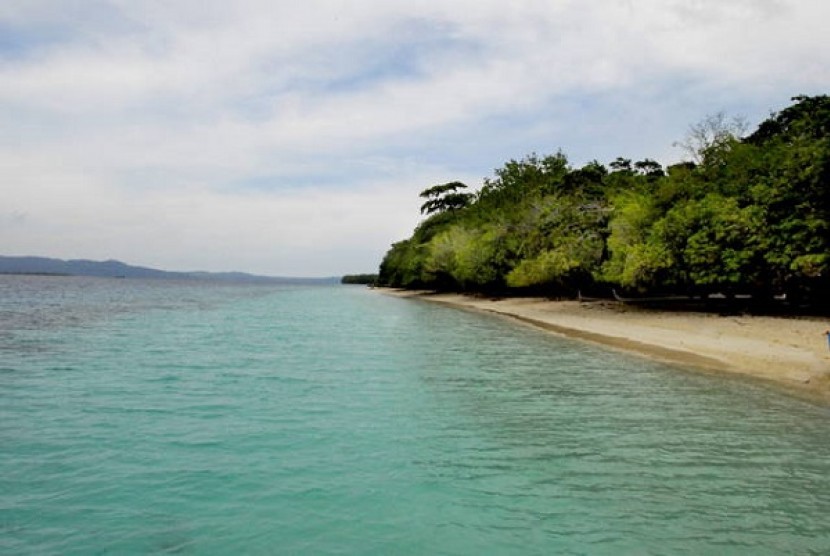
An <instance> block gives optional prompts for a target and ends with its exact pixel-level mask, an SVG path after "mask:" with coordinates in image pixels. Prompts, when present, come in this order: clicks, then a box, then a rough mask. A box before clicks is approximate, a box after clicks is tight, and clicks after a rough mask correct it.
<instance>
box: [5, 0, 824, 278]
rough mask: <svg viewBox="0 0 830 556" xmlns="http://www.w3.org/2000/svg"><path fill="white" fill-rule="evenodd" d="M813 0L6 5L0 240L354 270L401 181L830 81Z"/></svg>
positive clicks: (298, 270) (317, 271) (662, 132)
mask: <svg viewBox="0 0 830 556" xmlns="http://www.w3.org/2000/svg"><path fill="white" fill-rule="evenodd" d="M827 21H830V3H827V2H824V1H823V0H660V1H658V0H628V1H626V0H594V1H590V2H576V1H556V0H547V1H532V0H527V1H516V2H495V1H489V0H478V1H472V0H459V1H452V0H442V1H436V0H412V1H405V2H388V1H387V2H383V1H380V0H353V1H349V2H346V1H344V0H337V1H335V0H330V1H323V0H308V1H306V2H287V1H283V0H270V1H261V0H238V1H234V2H227V1H213V0H198V1H197V0H184V1H175V0H152V1H150V0H97V1H93V0H79V1H77V2H58V1H57V0H49V1H38V0H5V1H4V2H3V3H2V5H0V123H2V126H0V179H2V190H1V191H2V197H0V199H1V200H2V202H0V241H1V242H2V243H0V244H1V245H2V246H3V247H2V254H8V255H23V254H26V255H42V256H53V257H61V258H93V259H109V258H117V259H120V260H124V261H127V262H130V263H134V264H142V265H149V266H156V267H161V268H168V269H175V270H191V269H203V270H243V271H249V272H255V273H261V274H273V275H294V276H302V275H306V276H322V275H337V274H342V273H349V272H366V271H373V270H375V269H376V268H377V265H378V263H379V261H380V259H381V257H382V256H383V253H384V252H385V251H386V249H387V248H388V246H389V244H390V243H392V242H393V241H396V240H399V239H402V238H403V237H405V236H407V235H408V234H409V233H410V232H411V230H412V228H413V226H414V225H415V224H416V223H417V222H418V221H419V214H418V206H419V201H418V197H417V195H418V192H419V191H421V190H422V189H424V188H426V187H429V186H431V185H434V184H436V183H444V182H447V181H453V180H461V181H464V182H466V183H468V184H470V185H471V186H473V187H477V186H479V185H480V184H481V181H482V179H483V178H484V177H487V176H491V175H492V172H493V169H494V168H496V167H499V166H501V165H502V164H503V163H504V162H505V161H507V160H509V159H511V158H520V157H522V156H524V155H527V154H529V153H531V152H537V153H539V154H547V153H552V152H555V151H557V150H558V149H562V150H563V151H564V152H565V153H566V154H567V155H568V157H569V158H570V160H571V162H572V163H573V164H574V165H580V164H583V163H585V162H587V161H589V160H592V159H598V160H599V161H601V162H606V163H607V162H608V161H610V160H613V159H614V158H616V157H617V156H625V157H628V158H632V159H635V160H636V159H642V158H646V157H648V158H655V159H657V160H659V161H660V162H663V163H672V162H675V161H677V160H679V159H681V158H682V157H683V153H682V152H681V151H679V150H678V149H677V148H675V147H673V146H672V143H673V142H675V141H677V140H680V139H682V138H683V136H684V134H685V133H686V131H687V129H688V127H689V125H690V124H693V123H695V122H697V121H700V120H701V119H702V118H703V117H705V116H706V115H708V114H713V113H716V112H720V111H725V112H726V113H728V114H730V115H735V116H744V117H745V118H746V119H747V120H748V121H749V123H750V124H751V125H755V124H757V123H758V122H760V121H761V120H762V119H763V118H764V117H766V116H767V115H768V114H769V112H770V111H771V110H776V109H780V108H783V107H784V106H786V105H788V104H789V102H790V97H792V96H794V95H797V94H824V93H827V92H828V91H830V57H828V56H826V52H830V38H828V36H830V35H828V33H827V32H826V22H827Z"/></svg>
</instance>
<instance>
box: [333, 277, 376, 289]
mask: <svg viewBox="0 0 830 556" xmlns="http://www.w3.org/2000/svg"><path fill="white" fill-rule="evenodd" d="M377 281H378V275H377V274H346V275H345V276H343V277H342V278H340V283H341V284H352V285H354V284H358V285H368V286H371V285H374V284H376V283H377Z"/></svg>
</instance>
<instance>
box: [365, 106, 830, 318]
mask: <svg viewBox="0 0 830 556" xmlns="http://www.w3.org/2000/svg"><path fill="white" fill-rule="evenodd" d="M746 130H747V126H746V124H745V123H744V122H742V121H741V120H736V119H731V120H730V119H728V118H726V116H724V115H723V114H717V115H715V116H710V117H708V118H706V119H704V120H703V121H702V122H700V123H699V124H695V125H693V126H691V128H690V131H689V135H688V137H687V138H686V140H685V141H684V142H682V143H680V145H681V146H683V147H684V149H686V151H687V153H688V155H689V157H690V160H688V161H687V162H682V163H679V164H675V165H673V166H670V167H668V168H663V167H662V166H661V165H660V164H659V163H658V162H656V161H654V160H652V159H649V158H645V159H643V160H640V161H633V162H632V161H631V160H629V159H626V158H623V157H619V158H617V159H616V160H614V161H612V162H610V163H609V164H608V165H607V166H606V165H603V164H601V163H599V162H597V161H593V162H590V163H588V164H586V165H584V166H582V167H578V168H575V167H572V166H571V165H570V163H569V161H568V159H567V157H566V156H565V155H564V154H563V153H562V152H557V153H555V154H552V155H547V156H538V155H536V154H531V155H528V156H526V157H525V158H522V159H521V160H510V161H509V162H507V163H506V164H505V165H504V166H502V167H501V168H498V169H496V170H495V175H494V177H493V178H487V179H485V180H484V182H483V184H482V186H481V188H480V189H479V190H478V191H477V192H475V193H466V192H461V190H463V189H466V187H467V186H466V185H464V184H463V183H460V182H449V183H446V184H442V185H436V186H433V187H430V188H428V189H426V190H424V191H423V192H422V193H421V197H422V198H424V199H426V201H425V202H424V203H423V205H422V206H421V212H422V214H424V215H426V218H425V219H424V220H423V221H422V222H421V224H419V225H418V227H417V228H416V229H415V231H414V232H413V234H412V236H411V237H410V238H408V239H405V240H403V241H400V242H398V243H395V244H394V245H393V246H392V248H391V249H390V250H389V252H388V253H387V254H386V256H385V258H384V260H383V262H382V263H381V265H380V271H379V277H378V281H379V283H381V284H386V285H390V286H398V287H419V288H433V289H443V290H459V291H487V292H494V291H497V292H511V291H512V292H519V293H523V292H533V293H542V294H548V295H571V294H574V293H575V292H577V291H582V292H587V291H590V292H610V291H611V290H612V289H620V290H624V291H629V292H639V293H642V294H649V293H654V292H660V293H665V292H672V293H682V294H689V295H707V294H713V293H722V294H725V295H733V294H750V295H752V296H755V297H758V298H770V297H772V296H774V295H786V296H787V297H788V298H790V299H794V300H800V301H801V302H803V303H814V304H823V305H824V306H827V301H828V299H830V214H828V211H830V97H828V96H826V95H822V96H812V97H808V96H798V97H795V98H793V104H792V105H790V106H789V107H787V108H785V109H784V110H782V111H780V112H778V113H775V114H772V115H771V116H770V117H769V118H768V119H767V120H765V121H763V122H762V123H761V124H760V125H759V126H758V127H757V129H756V130H754V131H753V132H752V133H750V134H749V135H746V136H745V137H744V136H742V135H743V134H745V132H746Z"/></svg>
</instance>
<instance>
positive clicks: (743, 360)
mask: <svg viewBox="0 0 830 556" xmlns="http://www.w3.org/2000/svg"><path fill="white" fill-rule="evenodd" d="M377 291H379V292H380V293H382V294H384V295H391V296H395V297H403V298H413V299H419V300H424V301H429V302H432V303H441V304H444V305H449V306H452V307H456V308H460V309H467V310H474V311H480V312H486V313H493V314H497V315H501V316H504V317H507V318H510V319H512V320H514V321H518V322H521V323H523V324H526V325H531V326H534V327H536V328H539V329H542V330H545V331H547V332H549V333H552V334H557V335H560V336H566V337H569V338H574V339H578V340H582V341H588V342H591V343H595V344H599V345H603V346H607V347H610V348H613V349H619V350H623V351H626V352H629V353H635V354H638V355H641V356H645V357H648V358H651V359H656V360H660V361H663V362H668V363H674V364H680V365H683V366H687V367H693V368H696V369H700V370H704V371H709V372H712V371H715V372H727V373H733V374H739V375H744V376H747V377H752V378H754V379H758V380H761V381H764V382H766V383H769V384H772V385H775V386H777V387H779V388H783V389H786V390H787V391H789V392H791V393H793V394H796V395H799V396H801V397H805V398H809V399H811V400H814V401H820V402H823V403H825V404H830V350H828V347H827V339H826V337H825V336H824V335H823V332H824V330H826V329H827V328H828V324H827V322H826V321H823V320H821V319H812V318H785V317H765V316H744V315H740V316H719V315H714V314H709V313H693V312H689V313H679V312H666V311H655V310H648V309H643V308H639V307H632V306H629V305H624V304H620V303H617V302H611V301H609V302H604V301H603V302H580V301H550V300H547V299H543V298H506V299H487V298H479V297H471V296H465V295H460V294H447V293H432V292H424V291H411V290H396V289H390V288H378V290H377Z"/></svg>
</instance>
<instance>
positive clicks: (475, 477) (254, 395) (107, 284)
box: [0, 276, 830, 554]
mask: <svg viewBox="0 0 830 556" xmlns="http://www.w3.org/2000/svg"><path fill="white" fill-rule="evenodd" d="M829 418H830V410H828V409H827V408H825V407H821V406H816V405H812V404H809V403H806V402H804V401H800V400H797V399H793V398H790V397H787V396H786V395H784V394H781V393H778V392H776V391H773V390H768V389H766V388H763V387H760V386H758V385H755V384H753V383H751V382H747V381H744V380H740V379H732V378H729V377H713V376H707V375H701V374H697V373H694V372H687V371H685V370H683V369H680V368H675V367H668V366H665V365H661V364H658V363H654V362H648V361H642V360H639V359H637V358H633V357H627V356H621V355H619V354H617V353H614V352H608V351H604V350H602V349H600V348H595V347H592V346H588V345H585V344H581V343H576V342H571V341H568V340H563V339H558V338H554V337H550V336H548V335H545V334H543V333H540V332H537V331H535V330H532V329H529V328H525V327H521V326H513V325H511V324H510V323H507V322H505V321H504V320H502V319H499V318H493V317H488V316H483V315H478V314H470V313H466V312H463V311H458V310H454V309H451V308H447V307H442V306H436V305H431V304H426V303H421V302H418V301H413V300H406V299H396V298H390V297H385V296H382V295H378V294H377V293H374V292H371V291H368V290H365V289H363V288H353V287H319V286H317V287H275V286H228V285H215V284H213V285H211V284H207V283H198V282H193V283H185V282H162V281H158V282H153V281H134V280H102V279H86V278H49V277H8V276H6V277H0V552H2V553H4V554H50V553H54V554H102V553H119V554H120V553H167V552H175V553H184V554H227V553H254V554H256V553H260V554H273V553H282V554H551V553H557V554H569V553H573V554H584V553H588V554H625V553H629V554H676V553H688V554H702V553H717V554H780V553H800V554H810V553H814V554H822V553H827V552H828V551H830V520H829V519H828V518H827V516H828V515H830V442H828V440H830V419H829Z"/></svg>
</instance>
